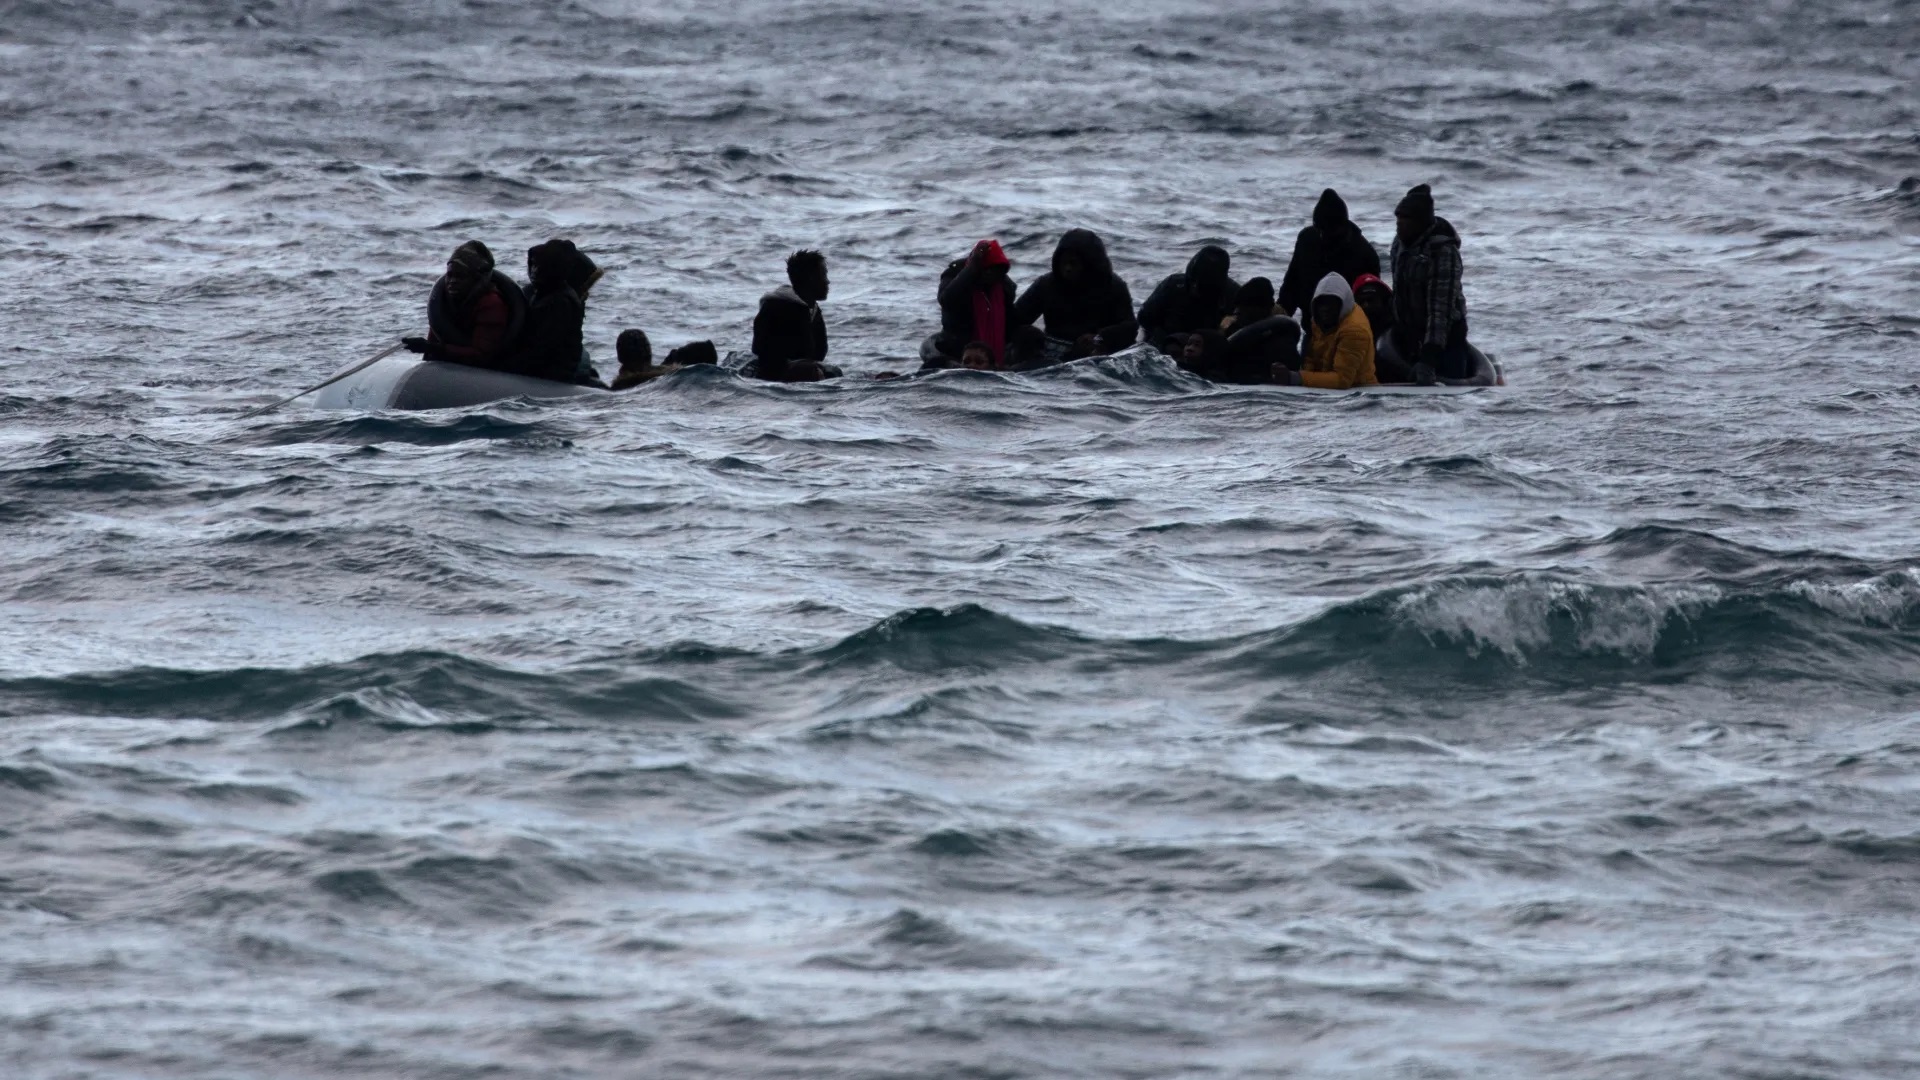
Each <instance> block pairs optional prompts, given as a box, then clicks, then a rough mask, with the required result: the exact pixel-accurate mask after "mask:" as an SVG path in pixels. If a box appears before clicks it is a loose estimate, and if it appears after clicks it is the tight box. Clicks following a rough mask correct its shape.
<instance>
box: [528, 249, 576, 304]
mask: <svg viewBox="0 0 1920 1080" xmlns="http://www.w3.org/2000/svg"><path fill="white" fill-rule="evenodd" d="M584 258H585V256H583V255H581V254H580V249H579V248H577V247H574V246H573V241H571V240H549V241H547V242H546V243H544V244H541V245H539V246H538V247H530V248H528V249H527V276H528V277H529V278H531V279H533V285H534V287H535V288H549V287H556V286H559V285H561V284H565V285H567V286H568V287H570V288H574V289H576V291H577V288H578V284H579V282H580V281H581V279H582V278H583V276H584V275H583V274H582V271H581V261H582V260H583V259H584Z"/></svg>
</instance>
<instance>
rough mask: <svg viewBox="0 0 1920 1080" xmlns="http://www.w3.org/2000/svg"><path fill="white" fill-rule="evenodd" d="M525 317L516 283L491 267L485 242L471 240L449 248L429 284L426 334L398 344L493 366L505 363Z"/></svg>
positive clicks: (433, 355) (435, 356) (439, 356)
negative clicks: (435, 278)
mask: <svg viewBox="0 0 1920 1080" xmlns="http://www.w3.org/2000/svg"><path fill="white" fill-rule="evenodd" d="M526 317H527V298H526V295H525V294H524V293H522V292H521V291H520V286H518V285H516V284H514V281H513V279H512V278H510V277H508V276H507V275H505V274H503V273H501V272H500V271H498V270H496V269H494V265H493V252H491V251H489V250H487V245H485V244H483V243H481V242H480V241H478V240H469V241H467V242H466V243H464V244H461V245H460V246H459V247H457V248H455V249H454V250H453V254H452V255H451V256H449V257H448V258H447V270H446V273H445V274H443V275H441V277H440V280H439V281H436V282H434V284H433V292H432V294H431V295H430V296H429V297H428V299H427V336H426V337H408V338H401V339H400V343H401V344H402V345H405V346H406V347H407V349H408V350H409V351H411V352H416V353H419V354H420V355H421V356H422V357H424V358H426V359H428V360H446V361H451V362H452V363H456V364H471V365H474V366H475V367H491V368H497V367H500V366H501V365H502V364H504V363H505V362H506V360H507V358H508V350H510V349H511V348H512V347H513V345H514V342H515V340H516V339H517V338H519V336H520V331H521V329H522V327H523V326H524V324H525V322H526Z"/></svg>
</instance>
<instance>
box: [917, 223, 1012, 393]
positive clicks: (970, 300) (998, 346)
mask: <svg viewBox="0 0 1920 1080" xmlns="http://www.w3.org/2000/svg"><path fill="white" fill-rule="evenodd" d="M1012 266H1013V260H1011V259H1009V258H1007V253H1006V250H1005V249H1004V248H1002V247H1001V246H1000V241H998V240H982V241H980V242H979V243H977V244H975V245H973V250H972V251H970V252H968V253H967V257H966V258H964V259H957V260H955V261H954V262H952V263H950V264H948V266H947V269H946V270H945V272H943V273H942V274H941V275H940V292H939V300H940V332H939V333H938V334H936V335H934V339H933V353H934V355H933V356H929V357H926V358H925V359H926V364H925V366H928V367H959V366H964V365H963V364H962V360H963V357H962V355H961V354H962V353H963V352H964V351H965V349H966V348H967V346H968V344H970V343H972V342H976V341H977V342H980V343H982V344H984V345H986V347H987V351H988V352H990V353H992V355H993V366H994V367H996V368H1004V367H1006V366H1007V342H1008V331H1009V330H1010V329H1012V327H1013V301H1014V294H1015V292H1016V289H1015V287H1014V284H1013V279H1012V278H1010V277H1008V276H1007V271H1008V269H1009V268H1011V267H1012Z"/></svg>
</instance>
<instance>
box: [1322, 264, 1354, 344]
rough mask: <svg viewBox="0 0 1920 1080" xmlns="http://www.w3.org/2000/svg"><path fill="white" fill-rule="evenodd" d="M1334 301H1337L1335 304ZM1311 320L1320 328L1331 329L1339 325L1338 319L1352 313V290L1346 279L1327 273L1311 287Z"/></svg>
mask: <svg viewBox="0 0 1920 1080" xmlns="http://www.w3.org/2000/svg"><path fill="white" fill-rule="evenodd" d="M1335 301H1338V302H1339V303H1338V304H1337V305H1336V304H1335ZM1312 310H1313V321H1314V322H1315V323H1317V324H1319V327H1320V329H1322V330H1332V329H1333V328H1334V327H1336V326H1339V325H1340V320H1342V319H1344V318H1346V317H1347V316H1348V315H1351V314H1353V290H1352V289H1350V288H1348V287H1347V279H1346V278H1343V277H1341V276H1340V275H1339V274H1328V275H1327V276H1326V277H1323V278H1321V279H1320V284H1318V285H1316V286H1314V289H1313V308H1312Z"/></svg>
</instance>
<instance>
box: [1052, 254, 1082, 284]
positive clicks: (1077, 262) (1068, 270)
mask: <svg viewBox="0 0 1920 1080" xmlns="http://www.w3.org/2000/svg"><path fill="white" fill-rule="evenodd" d="M1053 272H1054V273H1056V274H1058V275H1060V280H1061V281H1064V282H1066V283H1067V284H1069V285H1077V284H1079V283H1080V279H1082V278H1084V277H1086V276H1087V264H1086V260H1084V259H1082V258H1081V257H1080V253H1079V252H1077V251H1063V252H1061V253H1060V257H1059V258H1058V259H1055V260H1054V264H1053Z"/></svg>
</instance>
